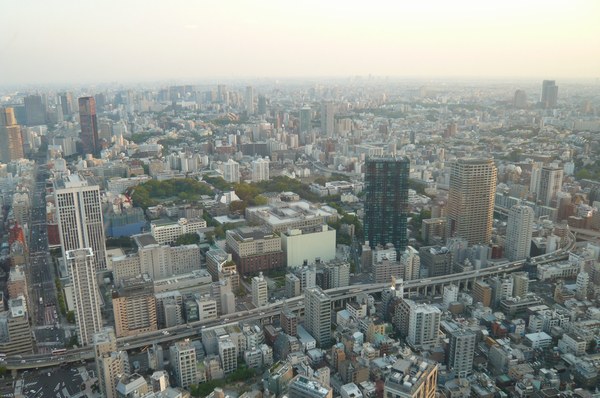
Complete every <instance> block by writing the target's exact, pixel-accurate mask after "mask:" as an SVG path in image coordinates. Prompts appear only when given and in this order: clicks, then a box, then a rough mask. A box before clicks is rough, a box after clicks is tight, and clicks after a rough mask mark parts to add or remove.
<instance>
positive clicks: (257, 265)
mask: <svg viewBox="0 0 600 398" xmlns="http://www.w3.org/2000/svg"><path fill="white" fill-rule="evenodd" d="M226 242H227V243H226V250H227V251H228V252H230V253H231V256H232V258H233V261H234V262H235V263H236V264H237V266H238V270H239V272H240V273H241V274H247V273H252V272H259V271H267V270H271V269H278V268H281V267H283V266H284V256H283V250H281V238H280V237H279V236H277V235H276V234H274V233H272V232H269V231H268V230H265V229H264V228H262V227H243V228H236V229H234V230H228V231H227V235H226Z"/></svg>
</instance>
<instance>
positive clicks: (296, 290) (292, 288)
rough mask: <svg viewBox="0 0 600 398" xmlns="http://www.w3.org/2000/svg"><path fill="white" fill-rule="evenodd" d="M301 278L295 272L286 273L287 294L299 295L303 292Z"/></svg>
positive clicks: (289, 296) (291, 295) (288, 295)
mask: <svg viewBox="0 0 600 398" xmlns="http://www.w3.org/2000/svg"><path fill="white" fill-rule="evenodd" d="M301 292H302V290H301V286H300V278H298V277H297V276H296V275H294V274H289V273H288V274H285V296H286V297H287V298H292V297H297V296H299V295H300V294H301Z"/></svg>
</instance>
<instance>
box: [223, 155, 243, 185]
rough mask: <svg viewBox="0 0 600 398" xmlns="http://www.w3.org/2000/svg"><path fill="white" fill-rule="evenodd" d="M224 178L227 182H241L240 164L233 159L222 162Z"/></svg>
mask: <svg viewBox="0 0 600 398" xmlns="http://www.w3.org/2000/svg"><path fill="white" fill-rule="evenodd" d="M222 170H223V179H224V180H225V181H227V182H230V183H233V184H237V183H238V182H240V164H239V163H238V162H236V161H235V160H233V159H229V160H227V162H225V163H223V164H222Z"/></svg>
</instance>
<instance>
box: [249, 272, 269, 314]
mask: <svg viewBox="0 0 600 398" xmlns="http://www.w3.org/2000/svg"><path fill="white" fill-rule="evenodd" d="M268 303H269V294H268V289H267V281H266V280H265V278H264V277H263V274H262V272H261V273H260V274H259V275H258V276H255V277H253V278H252V304H254V305H255V306H257V307H263V306H265V305H267V304H268Z"/></svg>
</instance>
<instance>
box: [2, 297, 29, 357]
mask: <svg viewBox="0 0 600 398" xmlns="http://www.w3.org/2000/svg"><path fill="white" fill-rule="evenodd" d="M2 304H3V305H4V303H2ZM0 352H2V353H3V354H6V355H24V354H31V353H33V339H32V337H31V327H30V326H29V317H28V315H27V304H26V302H25V297H24V296H18V297H14V298H12V299H10V300H8V311H6V312H2V313H0Z"/></svg>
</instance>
